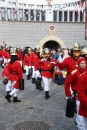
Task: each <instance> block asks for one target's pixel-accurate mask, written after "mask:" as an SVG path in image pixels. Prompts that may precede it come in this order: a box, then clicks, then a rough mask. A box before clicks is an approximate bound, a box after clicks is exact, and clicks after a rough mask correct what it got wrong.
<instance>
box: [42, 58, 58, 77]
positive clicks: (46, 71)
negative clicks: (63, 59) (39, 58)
mask: <svg viewBox="0 0 87 130" xmlns="http://www.w3.org/2000/svg"><path fill="white" fill-rule="evenodd" d="M57 64H58V62H56V60H55V59H50V60H47V61H43V62H42V63H41V70H42V72H41V75H42V76H44V77H46V78H53V73H52V70H53V69H54V66H56V65H57Z"/></svg>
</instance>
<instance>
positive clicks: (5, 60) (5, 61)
mask: <svg viewBox="0 0 87 130" xmlns="http://www.w3.org/2000/svg"><path fill="white" fill-rule="evenodd" d="M6 63H7V59H6V58H5V57H4V66H5V65H6Z"/></svg>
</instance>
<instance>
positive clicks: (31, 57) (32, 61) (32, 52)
mask: <svg viewBox="0 0 87 130" xmlns="http://www.w3.org/2000/svg"><path fill="white" fill-rule="evenodd" d="M29 54H30V66H29V69H33V70H32V84H34V83H35V78H36V77H35V68H34V57H35V56H36V54H35V52H34V51H33V49H32V48H29Z"/></svg>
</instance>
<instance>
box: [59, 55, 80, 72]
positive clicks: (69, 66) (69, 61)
mask: <svg viewBox="0 0 87 130" xmlns="http://www.w3.org/2000/svg"><path fill="white" fill-rule="evenodd" d="M58 66H59V68H60V69H61V70H63V69H66V71H67V73H68V74H70V73H71V72H72V71H73V70H75V69H76V68H77V67H78V66H77V61H75V60H74V59H73V58H72V57H67V58H66V59H64V61H63V62H62V63H58Z"/></svg>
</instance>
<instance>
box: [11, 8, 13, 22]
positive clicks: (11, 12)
mask: <svg viewBox="0 0 87 130" xmlns="http://www.w3.org/2000/svg"><path fill="white" fill-rule="evenodd" d="M11 19H12V20H13V8H11Z"/></svg>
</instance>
